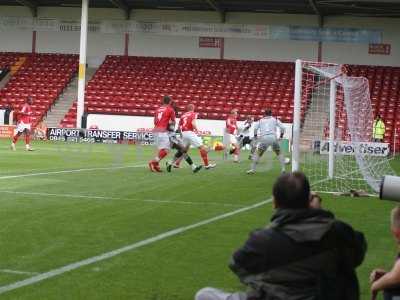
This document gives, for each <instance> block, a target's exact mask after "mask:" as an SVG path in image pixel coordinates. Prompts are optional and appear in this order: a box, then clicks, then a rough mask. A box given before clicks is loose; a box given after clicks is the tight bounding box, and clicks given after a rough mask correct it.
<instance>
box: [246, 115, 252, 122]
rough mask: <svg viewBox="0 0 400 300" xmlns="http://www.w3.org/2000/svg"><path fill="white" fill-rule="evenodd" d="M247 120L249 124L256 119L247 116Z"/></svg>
mask: <svg viewBox="0 0 400 300" xmlns="http://www.w3.org/2000/svg"><path fill="white" fill-rule="evenodd" d="M246 120H247V122H253V121H254V118H253V117H252V116H247V118H246Z"/></svg>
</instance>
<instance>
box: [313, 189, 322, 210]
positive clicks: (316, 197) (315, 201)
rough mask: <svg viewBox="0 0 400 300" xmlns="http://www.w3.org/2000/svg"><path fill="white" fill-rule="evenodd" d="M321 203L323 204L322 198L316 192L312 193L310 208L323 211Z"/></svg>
mask: <svg viewBox="0 0 400 300" xmlns="http://www.w3.org/2000/svg"><path fill="white" fill-rule="evenodd" d="M321 203H322V199H321V197H320V196H319V195H318V194H317V193H315V192H310V207H311V208H316V209H321V207H322V205H321Z"/></svg>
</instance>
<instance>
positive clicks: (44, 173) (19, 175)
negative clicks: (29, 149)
mask: <svg viewBox="0 0 400 300" xmlns="http://www.w3.org/2000/svg"><path fill="white" fill-rule="evenodd" d="M145 166H146V165H144V164H142V165H131V166H120V167H112V166H109V167H98V168H87V169H71V170H61V171H49V172H39V173H26V174H17V175H6V176H0V180H2V179H13V178H23V177H34V176H43V175H53V174H69V173H79V172H91V171H100V170H118V169H129V168H142V167H145Z"/></svg>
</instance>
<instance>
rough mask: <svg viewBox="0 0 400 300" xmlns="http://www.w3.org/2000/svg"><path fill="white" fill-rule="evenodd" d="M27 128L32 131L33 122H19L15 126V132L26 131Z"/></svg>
mask: <svg viewBox="0 0 400 300" xmlns="http://www.w3.org/2000/svg"><path fill="white" fill-rule="evenodd" d="M25 129H27V130H29V131H30V130H31V124H25V123H23V122H19V124H18V125H17V127H16V128H15V132H16V133H23V132H24V131H25Z"/></svg>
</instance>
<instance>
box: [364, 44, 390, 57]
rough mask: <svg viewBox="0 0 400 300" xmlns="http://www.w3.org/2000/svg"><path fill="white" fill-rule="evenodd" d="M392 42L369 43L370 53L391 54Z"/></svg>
mask: <svg viewBox="0 0 400 300" xmlns="http://www.w3.org/2000/svg"><path fill="white" fill-rule="evenodd" d="M391 48H392V47H391V45H390V44H369V47H368V53H369V54H380V55H390V50H391Z"/></svg>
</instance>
